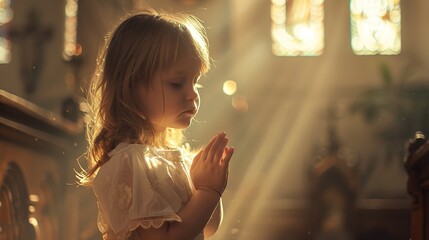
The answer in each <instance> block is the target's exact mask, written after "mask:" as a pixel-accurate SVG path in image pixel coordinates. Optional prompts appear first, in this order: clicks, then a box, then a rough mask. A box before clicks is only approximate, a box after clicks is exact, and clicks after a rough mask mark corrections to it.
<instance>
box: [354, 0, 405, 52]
mask: <svg viewBox="0 0 429 240" xmlns="http://www.w3.org/2000/svg"><path fill="white" fill-rule="evenodd" d="M399 3H400V0H351V1H350V18H351V45H352V49H353V52H354V53H355V54H357V55H376V54H381V55H396V54H399V53H400V52H401V9H400V6H399Z"/></svg>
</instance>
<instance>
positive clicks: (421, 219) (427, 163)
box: [405, 132, 429, 240]
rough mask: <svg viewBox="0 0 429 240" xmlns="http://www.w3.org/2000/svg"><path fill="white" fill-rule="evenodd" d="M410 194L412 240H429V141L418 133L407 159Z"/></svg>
mask: <svg viewBox="0 0 429 240" xmlns="http://www.w3.org/2000/svg"><path fill="white" fill-rule="evenodd" d="M405 169H406V170H407V173H408V183H407V187H408V193H409V194H410V195H411V197H412V200H413V201H412V208H411V239H412V240H429V141H427V140H426V139H425V137H424V135H423V134H422V133H420V132H417V133H416V135H415V137H414V139H412V140H411V141H410V143H409V145H408V155H407V157H406V159H405Z"/></svg>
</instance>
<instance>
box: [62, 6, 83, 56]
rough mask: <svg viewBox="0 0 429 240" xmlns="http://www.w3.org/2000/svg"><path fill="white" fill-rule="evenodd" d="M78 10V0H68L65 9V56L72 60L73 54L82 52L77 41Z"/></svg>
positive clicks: (76, 54)
mask: <svg viewBox="0 0 429 240" xmlns="http://www.w3.org/2000/svg"><path fill="white" fill-rule="evenodd" d="M77 12H78V0H66V5H65V9H64V13H65V27H64V58H65V59H66V60H70V59H71V58H72V57H73V56H78V55H80V54H81V53H82V48H81V46H80V45H78V44H77V43H76V42H77Z"/></svg>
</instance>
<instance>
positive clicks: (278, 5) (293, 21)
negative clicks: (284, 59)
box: [271, 0, 324, 56]
mask: <svg viewBox="0 0 429 240" xmlns="http://www.w3.org/2000/svg"><path fill="white" fill-rule="evenodd" d="M323 3H324V0H309V1H299V0H289V1H286V0H272V1H271V38H272V51H273V53H274V54H275V55H277V56H317V55H321V54H322V52H323V47H324V28H323Z"/></svg>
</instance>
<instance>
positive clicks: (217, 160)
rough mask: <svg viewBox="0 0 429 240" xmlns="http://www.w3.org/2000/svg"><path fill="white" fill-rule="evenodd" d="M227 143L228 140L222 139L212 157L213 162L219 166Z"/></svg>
mask: <svg viewBox="0 0 429 240" xmlns="http://www.w3.org/2000/svg"><path fill="white" fill-rule="evenodd" d="M227 143H228V138H226V137H225V138H224V139H223V140H222V141H221V143H220V144H219V146H218V148H217V149H215V155H214V157H213V162H214V163H216V164H218V165H220V163H221V161H222V156H223V155H224V152H225V149H226V144H227Z"/></svg>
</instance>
